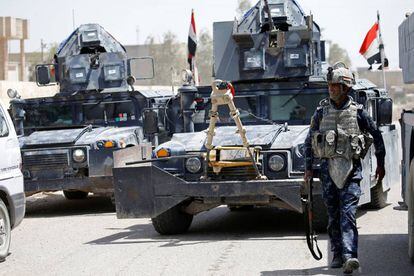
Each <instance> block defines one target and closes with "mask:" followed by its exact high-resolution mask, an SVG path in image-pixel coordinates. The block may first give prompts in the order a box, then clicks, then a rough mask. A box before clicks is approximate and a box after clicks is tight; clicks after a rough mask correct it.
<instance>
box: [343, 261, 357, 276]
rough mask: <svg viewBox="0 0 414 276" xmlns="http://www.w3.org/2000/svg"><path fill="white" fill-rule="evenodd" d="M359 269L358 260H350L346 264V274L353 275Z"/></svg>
mask: <svg viewBox="0 0 414 276" xmlns="http://www.w3.org/2000/svg"><path fill="white" fill-rule="evenodd" d="M358 268H359V261H358V259H357V258H349V259H347V260H346V261H345V264H344V274H352V272H353V271H354V270H357V269H358Z"/></svg>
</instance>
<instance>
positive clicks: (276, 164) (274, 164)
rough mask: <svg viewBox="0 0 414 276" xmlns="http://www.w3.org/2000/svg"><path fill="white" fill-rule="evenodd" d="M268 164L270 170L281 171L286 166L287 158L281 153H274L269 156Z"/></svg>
mask: <svg viewBox="0 0 414 276" xmlns="http://www.w3.org/2000/svg"><path fill="white" fill-rule="evenodd" d="M268 165H269V168H270V170H272V171H274V172H279V171H281V170H282V169H283V168H284V167H285V158H283V156H281V155H279V154H274V155H272V156H271V157H270V158H269V161H268Z"/></svg>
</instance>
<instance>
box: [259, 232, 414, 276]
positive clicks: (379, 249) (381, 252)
mask: <svg viewBox="0 0 414 276" xmlns="http://www.w3.org/2000/svg"><path fill="white" fill-rule="evenodd" d="M407 239H408V238H407V235H406V234H383V235H381V234H379V235H360V236H359V261H360V263H361V269H360V271H359V273H354V275H384V276H385V275H387V276H388V275H414V265H413V264H412V263H411V262H410V261H409V258H408V253H407V252H408V245H407ZM341 272H342V270H337V269H336V270H333V269H330V268H328V267H326V266H321V267H314V268H309V269H284V270H274V271H262V273H261V275H262V276H273V275H278V276H279V275H282V276H283V275H340V274H341Z"/></svg>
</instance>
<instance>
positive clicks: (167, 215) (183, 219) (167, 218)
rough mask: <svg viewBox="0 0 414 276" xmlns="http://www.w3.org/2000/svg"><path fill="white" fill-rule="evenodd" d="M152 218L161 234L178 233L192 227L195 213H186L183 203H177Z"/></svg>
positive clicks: (156, 229) (153, 223)
mask: <svg viewBox="0 0 414 276" xmlns="http://www.w3.org/2000/svg"><path fill="white" fill-rule="evenodd" d="M151 220H152V225H153V226H154V228H155V231H157V232H158V233H160V234H161V235H176V234H182V233H184V232H186V231H187V230H188V228H190V225H191V222H192V221H193V215H190V214H187V213H184V212H183V211H182V210H181V205H177V206H175V207H173V208H171V209H169V210H167V211H166V212H164V213H162V214H160V215H159V216H157V217H155V218H153V219H151Z"/></svg>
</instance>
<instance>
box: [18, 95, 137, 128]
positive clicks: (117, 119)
mask: <svg viewBox="0 0 414 276" xmlns="http://www.w3.org/2000/svg"><path fill="white" fill-rule="evenodd" d="M21 108H23V110H24V121H23V126H24V129H25V130H27V131H25V133H26V134H27V133H28V132H30V131H31V130H36V129H50V128H53V129H58V128H66V127H80V126H85V125H93V126H107V125H141V124H142V123H141V121H140V118H138V117H137V114H140V112H139V111H138V110H137V109H138V107H137V105H136V104H134V102H133V100H131V99H127V100H117V101H114V100H102V99H101V100H99V99H90V100H89V101H86V102H85V100H79V101H68V100H65V101H63V100H62V101H50V102H38V101H34V102H30V101H28V102H26V103H25V104H24V105H22V106H21Z"/></svg>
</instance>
